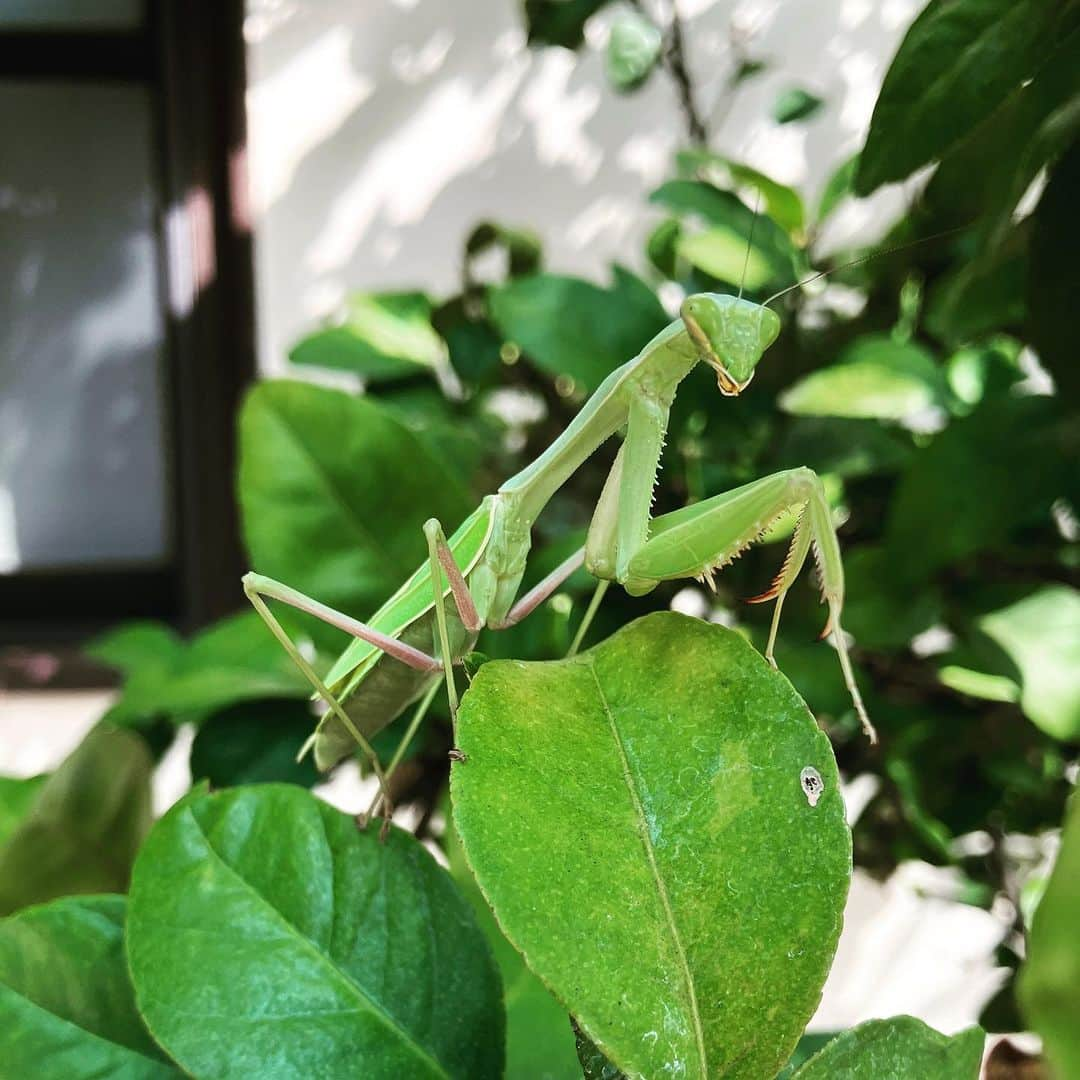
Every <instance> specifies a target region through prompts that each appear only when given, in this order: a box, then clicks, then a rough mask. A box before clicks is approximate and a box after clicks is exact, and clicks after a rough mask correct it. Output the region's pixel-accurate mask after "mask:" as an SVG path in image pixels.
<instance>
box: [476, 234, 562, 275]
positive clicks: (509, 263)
mask: <svg viewBox="0 0 1080 1080" xmlns="http://www.w3.org/2000/svg"><path fill="white" fill-rule="evenodd" d="M492 249H497V250H502V251H503V252H504V253H505V256H506V273H507V275H508V276H510V277H520V276H521V275H522V274H535V273H536V272H537V270H539V269H540V263H541V261H542V255H543V249H542V247H541V244H540V237H539V236H537V235H536V233H535V232H533V231H532V229H515V228H511V227H510V226H509V225H500V224H499V223H498V222H497V221H482V222H480V224H479V225H477V226H476V227H475V228H474V229H473V231H472V232H471V233H469V235H468V237H467V238H466V240H465V262H466V269H467V270H468V271H469V276H470V277H471V266H472V261H473V260H474V259H475V258H476V257H477V256H479V255H482V254H484V253H485V252H487V251H491V250H492Z"/></svg>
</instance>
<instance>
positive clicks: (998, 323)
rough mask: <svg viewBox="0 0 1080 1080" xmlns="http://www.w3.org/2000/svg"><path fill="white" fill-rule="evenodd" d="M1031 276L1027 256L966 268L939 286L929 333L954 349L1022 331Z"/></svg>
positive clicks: (930, 313) (929, 304)
mask: <svg viewBox="0 0 1080 1080" xmlns="http://www.w3.org/2000/svg"><path fill="white" fill-rule="evenodd" d="M1014 246H1015V245H1014ZM1027 276H1028V267H1027V258H1026V255H1025V254H1024V253H1023V252H1017V253H1015V254H1008V253H1005V254H1003V255H1001V256H1000V257H997V258H994V259H987V260H974V261H971V262H965V263H962V264H961V265H960V266H959V267H958V268H957V269H956V270H955V271H954V272H952V273H950V274H947V275H945V276H944V277H942V278H940V279H939V280H938V281H937V282H935V284H934V288H933V289H932V291H931V293H930V296H929V299H928V301H927V305H926V328H927V330H929V331H930V333H932V334H933V335H934V336H935V337H936V338H938V339H939V340H941V341H944V342H945V343H946V344H949V345H953V346H955V345H961V344H963V343H965V342H968V341H972V340H974V339H975V338H979V337H982V336H984V335H986V334H989V333H991V332H992V331H995V330H1003V329H1010V328H1012V327H1018V326H1020V325H1021V324H1022V323H1023V322H1024V317H1025V315H1026V314H1027V308H1026V304H1025V297H1024V291H1025V283H1026V280H1027Z"/></svg>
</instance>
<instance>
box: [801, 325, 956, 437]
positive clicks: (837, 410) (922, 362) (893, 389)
mask: <svg viewBox="0 0 1080 1080" xmlns="http://www.w3.org/2000/svg"><path fill="white" fill-rule="evenodd" d="M946 396H947V384H946V382H945V375H944V373H943V372H942V370H941V369H940V368H939V367H938V365H937V364H936V363H935V362H934V358H933V356H931V355H930V353H929V352H927V351H926V349H924V348H922V347H921V346H919V345H915V344H913V343H911V342H908V343H900V342H897V341H893V339H892V338H890V337H888V336H887V335H885V334H872V335H871V334H868V335H866V336H864V337H861V338H859V339H857V340H856V341H855V343H854V344H853V345H852V346H851V347H850V348H849V349H847V351H846V352H845V353H844V354H843V355H842V356H841V357H840V359H839V360H838V361H837V362H836V363H835V364H831V365H830V366H829V367H825V368H821V369H819V370H818V371H814V372H811V373H810V374H809V375H807V376H805V377H804V378H802V379H800V380H799V381H798V382H797V383H795V385H794V386H792V387H790V388H789V389H788V390H786V391H785V392H784V393H783V394H782V395H781V397H780V406H781V408H782V409H784V411H785V412H789V413H794V414H796V415H798V416H843V417H849V418H852V419H859V418H862V419H877V420H903V419H904V418H905V417H908V416H911V415H913V414H915V413H919V412H922V411H925V410H926V409H929V408H931V407H934V406H938V407H942V406H943V405H944V404H945V400H946Z"/></svg>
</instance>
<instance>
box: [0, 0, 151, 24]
mask: <svg viewBox="0 0 1080 1080" xmlns="http://www.w3.org/2000/svg"><path fill="white" fill-rule="evenodd" d="M142 21H143V5H142V0H0V29H4V30H16V29H17V30H56V31H66V30H133V29H135V28H136V27H138V26H140V25H141V24H142Z"/></svg>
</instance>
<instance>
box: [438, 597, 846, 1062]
mask: <svg viewBox="0 0 1080 1080" xmlns="http://www.w3.org/2000/svg"><path fill="white" fill-rule="evenodd" d="M456 742H457V745H458V746H459V747H460V748H461V749H462V751H464V753H465V754H466V755H467V760H465V761H462V762H460V763H457V764H455V765H454V766H453V768H452V773H451V793H452V795H453V804H454V818H455V821H456V823H457V827H458V829H459V832H460V834H461V837H462V841H463V844H464V847H465V852H466V855H467V857H468V860H469V863H470V864H471V866H472V868H473V870H474V872H475V874H476V878H477V881H478V882H479V884H480V887H481V888H482V889H483V891H484V894H485V895H486V896H487V898H488V900H489V902H490V903H491V905H492V907H493V908H494V910H495V914H496V917H497V918H498V920H499V924H500V925H501V927H502V928H503V930H504V931H505V933H506V935H507V936H508V937H509V938H510V940H511V941H512V942H513V943H514V944H515V945H516V946H517V947H518V948H519V949H520V950H521V951H522V952H523V953H524V954H525V957H526V959H527V960H528V962H529V965H530V967H531V968H532V969H533V970H534V971H535V972H537V974H539V975H540V976H541V978H543V979H544V981H545V982H546V983H547V984H548V985H549V986H550V987H551V988H552V990H553V991H554V993H555V994H556V996H557V997H558V998H559V999H560V1000H561V1001H562V1002H563V1004H564V1005H565V1006H566V1008H567V1009H568V1010H569V1011H570V1012H571V1013H572V1014H573V1015H574V1016H575V1017H576V1018H577V1020H578V1022H579V1023H580V1025H581V1027H582V1028H583V1029H584V1030H585V1032H586V1033H587V1034H588V1036H589V1037H590V1038H591V1039H592V1040H593V1041H594V1042H595V1043H596V1044H597V1046H598V1047H599V1048H600V1049H601V1051H602V1052H603V1053H604V1054H605V1055H606V1056H607V1057H608V1058H609V1059H610V1060H611V1061H612V1062H613V1063H614V1064H615V1065H617V1066H618V1067H619V1068H621V1069H623V1070H624V1071H626V1072H628V1073H632V1074H639V1073H640V1074H643V1075H645V1076H663V1075H669V1074H672V1075H681V1076H684V1077H686V1078H688V1080H689V1078H693V1077H704V1076H706V1075H709V1076H715V1075H725V1076H731V1077H744V1076H745V1077H759V1076H766V1075H773V1074H774V1073H775V1071H776V1070H777V1069H778V1068H779V1067H780V1066H781V1065H783V1063H784V1062H785V1061H786V1060H787V1058H788V1056H789V1055H790V1053H791V1050H792V1048H793V1047H794V1045H795V1043H796V1041H797V1039H798V1037H799V1035H800V1033H801V1032H802V1029H803V1027H804V1025H805V1023H806V1021H807V1019H808V1018H809V1016H810V1014H811V1013H812V1012H813V1010H814V1007H815V1005H816V1004H817V1001H818V999H819V997H820V994H821V987H822V984H823V982H824V980H825V975H826V973H827V971H828V967H829V963H830V961H831V959H832V955H833V951H834V949H835V947H836V940H837V936H838V934H839V930H840V921H841V915H842V912H843V905H844V898H845V895H846V892H847V883H848V878H849V875H850V841H849V834H848V831H847V827H846V825H845V824H844V813H843V804H842V801H841V798H840V792H839V790H838V782H837V772H836V765H835V762H834V760H833V756H832V751H831V748H830V746H829V742H828V739H827V738H826V737H825V736H824V734H823V733H822V732H821V731H820V730H819V729H818V727H817V725H816V724H815V723H814V719H813V717H812V716H811V715H810V713H809V712H808V711H807V709H806V706H805V705H804V704H803V703H802V701H801V700H800V699H799V698H798V696H797V695H796V694H795V692H794V690H793V689H792V688H791V685H790V684H789V683H788V681H787V680H786V679H785V678H784V677H783V676H782V675H780V674H778V673H777V672H775V671H773V670H772V669H771V668H770V667H769V666H768V665H767V664H766V663H765V661H764V660H763V659H762V658H761V656H760V655H759V654H758V653H757V652H755V650H754V649H753V648H752V647H751V646H750V645H749V644H748V643H747V642H746V641H745V640H744V639H743V638H742V637H740V636H739V635H738V634H736V633H734V632H733V631H730V630H725V629H723V628H721V627H717V626H710V625H709V624H707V623H702V622H698V621H696V620H693V619H687V618H685V617H683V616H680V615H676V614H673V613H670V612H664V613H658V614H654V615H651V616H647V617H646V618H644V619H640V620H638V621H637V622H634V623H632V624H630V625H629V626H627V627H624V628H623V629H622V630H620V631H619V632H618V633H617V634H615V635H614V636H613V637H612V638H610V639H608V640H607V641H606V642H604V643H603V644H601V645H598V646H596V647H595V648H594V649H591V650H589V651H588V652H586V653H583V654H581V655H580V656H578V657H575V658H573V659H568V660H562V661H553V662H548V663H522V662H517V661H509V660H495V661H491V662H490V663H487V664H485V665H484V666H483V667H482V668H481V669H480V670H479V672H478V673H477V675H476V677H475V678H474V680H473V683H472V686H471V688H470V690H469V691H468V693H467V694H466V695H465V697H464V699H463V701H462V706H461V710H460V712H459V714H458V727H457V732H456ZM815 769H816V770H817V773H818V774H819V776H820V778H821V779H822V780H823V782H824V793H823V794H822V796H821V799H820V801H817V800H814V801H815V802H816V805H811V800H810V799H808V797H807V795H806V793H805V792H804V790H803V787H802V784H803V783H804V782H805V781H804V779H803V778H804V777H805V776H807V775H812V773H808V772H807V770H815Z"/></svg>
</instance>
